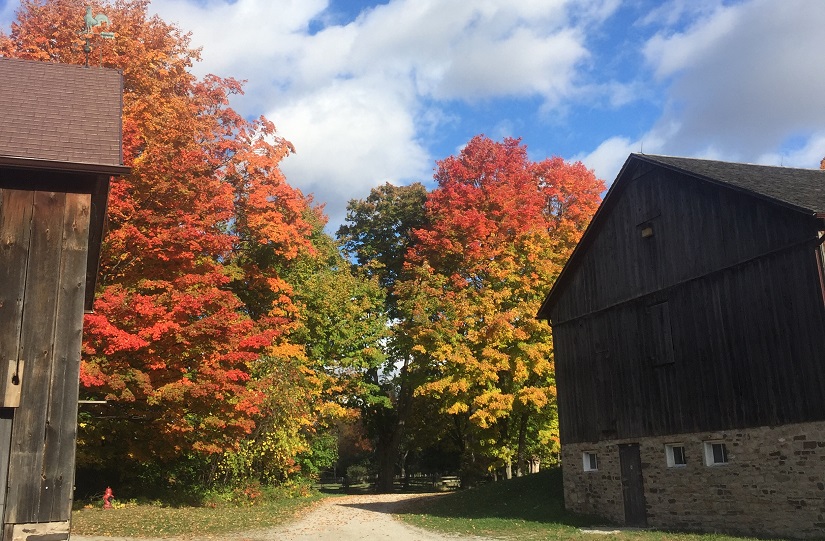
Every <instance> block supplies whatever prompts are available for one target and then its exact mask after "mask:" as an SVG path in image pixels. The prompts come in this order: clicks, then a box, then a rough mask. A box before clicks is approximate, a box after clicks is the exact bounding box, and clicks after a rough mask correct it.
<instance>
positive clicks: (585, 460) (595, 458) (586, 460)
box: [582, 451, 599, 472]
mask: <svg viewBox="0 0 825 541" xmlns="http://www.w3.org/2000/svg"><path fill="white" fill-rule="evenodd" d="M593 463H595V467H594V466H593ZM582 466H583V467H584V471H586V472H587V471H599V455H598V453H596V451H585V452H583V453H582Z"/></svg>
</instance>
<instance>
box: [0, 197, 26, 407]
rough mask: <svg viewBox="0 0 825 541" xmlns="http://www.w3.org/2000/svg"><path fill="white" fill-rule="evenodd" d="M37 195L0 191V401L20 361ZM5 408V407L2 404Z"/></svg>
mask: <svg viewBox="0 0 825 541" xmlns="http://www.w3.org/2000/svg"><path fill="white" fill-rule="evenodd" d="M33 201H34V192H25V191H20V190H7V189H3V190H0V400H2V397H4V396H5V392H6V386H7V385H9V384H10V382H9V381H7V380H8V378H7V372H8V368H7V367H8V363H9V362H10V361H15V362H16V360H17V359H18V353H19V350H20V325H21V320H22V314H23V287H24V285H25V281H26V262H27V258H28V251H29V232H30V226H31V213H32V204H33ZM0 406H2V404H0Z"/></svg>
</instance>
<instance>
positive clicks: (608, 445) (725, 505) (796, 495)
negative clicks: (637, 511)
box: [562, 422, 825, 538]
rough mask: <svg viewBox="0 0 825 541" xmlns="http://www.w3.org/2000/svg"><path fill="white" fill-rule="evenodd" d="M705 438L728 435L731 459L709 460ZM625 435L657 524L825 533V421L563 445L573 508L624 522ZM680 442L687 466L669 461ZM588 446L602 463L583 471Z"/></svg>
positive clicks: (651, 517)
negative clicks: (669, 451) (671, 447)
mask: <svg viewBox="0 0 825 541" xmlns="http://www.w3.org/2000/svg"><path fill="white" fill-rule="evenodd" d="M706 441H716V442H724V443H725V446H726V448H727V452H728V462H727V463H726V464H719V465H713V466H707V465H706V464H705V458H704V455H705V453H704V442H706ZM623 443H638V444H639V451H640V454H641V458H642V477H643V481H644V491H645V500H646V508H647V521H648V524H649V525H650V526H651V527H654V528H663V529H678V530H694V531H719V532H730V533H741V534H749V535H763V536H782V537H798V538H825V422H817V423H803V424H794V425H785V426H779V427H760V428H750V429H743V430H730V431H724V432H705V433H694V434H677V435H672V436H665V437H655V438H644V439H640V440H616V441H610V442H598V443H592V444H587V443H585V444H566V445H563V447H562V465H563V468H564V470H563V471H564V493H565V505H566V506H567V508H568V509H570V510H571V511H575V512H578V513H584V514H590V515H597V516H601V517H603V518H605V519H608V520H610V521H612V522H614V523H619V524H621V523H623V522H624V501H623V499H622V488H621V473H620V472H621V470H620V464H619V447H618V446H619V444H623ZM673 443H678V444H682V445H684V449H685V459H686V464H685V465H684V466H681V467H668V465H667V458H666V453H665V445H667V444H673ZM585 452H595V453H596V454H597V456H598V470H597V471H584V465H583V453H585Z"/></svg>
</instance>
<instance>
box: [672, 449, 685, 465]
mask: <svg viewBox="0 0 825 541" xmlns="http://www.w3.org/2000/svg"><path fill="white" fill-rule="evenodd" d="M673 463H674V464H676V465H679V466H683V465H685V464H686V462H685V448H684V447H681V446H677V447H674V448H673Z"/></svg>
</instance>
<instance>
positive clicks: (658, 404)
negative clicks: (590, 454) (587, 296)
mask: <svg viewBox="0 0 825 541" xmlns="http://www.w3.org/2000/svg"><path fill="white" fill-rule="evenodd" d="M812 251H813V248H811V247H809V246H805V245H803V246H800V247H798V248H797V249H796V250H794V251H793V252H792V253H781V254H775V255H773V256H771V257H769V258H766V259H764V260H757V261H754V262H751V263H750V264H748V265H745V266H742V267H740V268H737V269H731V270H728V271H725V272H722V273H717V274H712V275H710V276H707V277H704V278H701V279H697V280H693V281H691V282H688V283H686V284H682V285H680V286H678V287H675V288H672V289H671V290H669V291H668V294H669V295H670V297H671V299H673V301H672V302H670V303H668V305H669V307H671V309H670V310H669V314H670V321H671V328H672V336H673V356H674V358H673V363H670V364H665V365H662V366H655V365H654V364H653V363H652V362H651V347H657V345H658V346H659V347H660V346H661V344H662V342H661V341H659V342H657V340H656V339H655V337H653V336H651V333H652V332H654V331H653V330H652V329H651V327H650V326H649V325H648V323H649V321H648V320H649V317H650V314H649V312H648V310H647V307H646V302H645V299H639V300H637V301H634V302H631V303H626V304H623V305H620V306H617V307H613V308H611V309H609V310H606V311H602V312H599V313H597V314H595V315H593V316H590V317H587V318H582V319H581V320H578V321H576V322H570V323H569V324H565V325H560V326H558V327H556V328H555V330H554V335H555V337H556V343H557V346H556V347H557V348H559V347H560V348H561V349H559V350H558V354H557V380H558V387H559V411H560V415H561V416H562V422H561V426H560V428H561V431H562V436H563V439H564V440H563V441H571V442H585V441H597V440H599V439H604V436H605V434H603V433H602V431H603V428H602V426H603V425H604V424H605V422H604V420H605V419H606V418H610V416H615V417H616V423H615V424H616V432H617V434H618V436H619V437H622V438H628V437H638V436H643V435H662V434H667V433H680V432H692V431H696V430H719V429H722V428H724V427H726V426H727V427H748V426H761V425H766V424H767V425H771V424H776V423H785V422H805V421H810V420H814V419H816V417H817V415H821V412H822V411H825V396H823V394H824V393H823V391H822V389H823V387H825V375H823V368H822V365H823V353H825V340H824V339H823V336H822V332H821V328H822V325H823V323H825V317H823V307H822V302H821V300H820V298H819V294H818V288H819V279H818V276H817V273H816V269H815V266H814V265H812V264H811V259H812V257H813V256H812ZM806 261H807V262H808V264H807V265H806V264H805V262H806ZM754 285H756V286H757V287H753V286H754ZM653 297H655V295H654V296H653ZM657 300H658V299H657ZM800 313H801V314H803V315H804V316H803V318H802V319H801V320H795V319H794V314H800ZM794 321H799V324H793V322H794ZM816 322H818V325H819V329H820V330H819V331H818V332H817V330H816V329H817V323H816ZM574 326H575V327H576V328H575V329H574ZM611 329H612V330H611ZM619 329H621V332H622V333H625V335H624V336H622V337H619V336H618V335H617V332H618V331H619ZM568 334H573V335H574V336H573V337H572V338H573V340H575V341H577V344H576V345H573V346H570V348H571V349H573V350H575V351H576V356H575V357H576V358H575V361H574V362H570V361H565V359H567V358H569V355H568V354H567V350H568V346H567V344H568V341H569V339H570V337H568V336H567V335H568ZM582 336H590V337H594V341H598V340H597V339H596V338H595V337H598V336H611V337H613V338H612V339H613V340H615V344H616V347H614V348H613V349H611V352H610V355H603V354H599V353H598V352H597V351H596V350H595V347H593V346H592V345H588V344H587V343H586V341H585V340H583V339H582V338H581V337H582ZM644 344H648V346H644ZM651 345H652V346H651ZM568 363H569V364H568ZM583 366H587V367H588V368H587V369H586V370H583V369H582V367H583ZM617 371H618V372H617ZM593 374H599V375H600V377H599V379H598V381H597V382H595V383H594V381H593V380H592V375H593ZM588 377H589V378H590V380H589V381H588ZM610 382H612V388H610V389H607V388H606V385H610ZM570 397H575V400H576V402H575V403H574V404H569V403H568V401H569V400H570Z"/></svg>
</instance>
